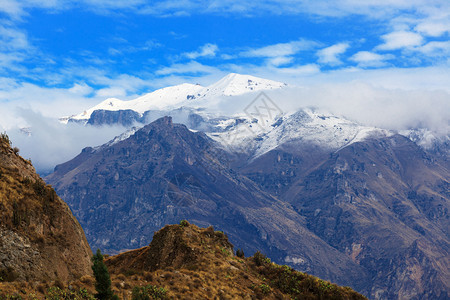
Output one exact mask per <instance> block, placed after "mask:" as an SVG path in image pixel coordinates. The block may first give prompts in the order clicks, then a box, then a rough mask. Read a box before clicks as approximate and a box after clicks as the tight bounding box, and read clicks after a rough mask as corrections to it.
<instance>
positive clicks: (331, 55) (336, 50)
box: [317, 43, 350, 66]
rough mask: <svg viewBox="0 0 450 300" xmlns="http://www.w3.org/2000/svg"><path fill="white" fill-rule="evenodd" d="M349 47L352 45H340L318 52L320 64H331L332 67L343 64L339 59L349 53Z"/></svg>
mask: <svg viewBox="0 0 450 300" xmlns="http://www.w3.org/2000/svg"><path fill="white" fill-rule="evenodd" d="M349 46H350V45H349V44H348V43H338V44H335V45H333V46H330V47H327V48H323V49H321V50H319V51H317V56H318V57H319V63H322V64H329V65H332V66H336V65H340V64H342V61H341V60H340V59H339V55H340V54H343V53H344V52H345V51H347V49H348V47H349Z"/></svg>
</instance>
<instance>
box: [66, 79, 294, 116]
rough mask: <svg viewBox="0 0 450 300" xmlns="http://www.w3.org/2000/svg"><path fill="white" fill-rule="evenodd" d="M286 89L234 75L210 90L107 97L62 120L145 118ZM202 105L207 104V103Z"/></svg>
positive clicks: (182, 88)
mask: <svg viewBox="0 0 450 300" xmlns="http://www.w3.org/2000/svg"><path fill="white" fill-rule="evenodd" d="M284 86H286V84H284V83H281V82H277V81H273V80H268V79H262V78H258V77H254V76H250V75H241V74H235V73H231V74H228V75H227V76H225V77H223V78H222V79H220V80H219V81H217V82H215V83H213V84H211V85H209V86H207V87H203V86H201V85H199V84H189V83H183V84H180V85H176V86H171V87H166V88H162V89H159V90H156V91H154V92H152V93H148V94H146V95H144V96H141V97H139V98H136V99H134V100H129V101H123V100H120V99H117V98H108V99H106V100H105V101H103V102H101V103H100V104H98V105H96V106H94V107H92V108H89V109H87V110H85V111H84V112H82V113H80V114H78V115H74V116H71V117H63V118H61V119H60V120H61V121H62V122H69V121H71V120H72V121H85V122H88V120H89V119H90V118H91V116H92V113H93V112H95V111H99V110H105V111H121V110H132V111H134V112H137V113H139V114H140V116H142V115H143V114H144V113H145V112H147V111H151V110H172V109H176V108H180V107H196V106H198V105H199V104H200V103H199V102H200V100H204V99H208V100H212V99H214V98H217V97H223V96H238V95H242V94H245V93H251V92H257V91H264V90H272V89H279V88H282V87H284ZM201 102H202V103H205V101H201Z"/></svg>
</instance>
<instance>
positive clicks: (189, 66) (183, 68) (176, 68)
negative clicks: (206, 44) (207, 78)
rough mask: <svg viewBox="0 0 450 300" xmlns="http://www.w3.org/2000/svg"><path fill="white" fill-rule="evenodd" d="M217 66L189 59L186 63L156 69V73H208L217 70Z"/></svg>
mask: <svg viewBox="0 0 450 300" xmlns="http://www.w3.org/2000/svg"><path fill="white" fill-rule="evenodd" d="M217 70H218V69H217V68H215V67H211V66H207V65H203V64H201V63H199V62H196V61H190V62H188V63H186V64H173V65H171V66H169V67H163V68H161V69H159V70H158V71H156V74H157V75H172V74H197V75H198V74H202V73H203V74H204V73H206V74H210V73H214V72H217Z"/></svg>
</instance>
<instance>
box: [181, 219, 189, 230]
mask: <svg viewBox="0 0 450 300" xmlns="http://www.w3.org/2000/svg"><path fill="white" fill-rule="evenodd" d="M188 226H189V222H188V221H186V220H181V221H180V227H181V228H183V227H188Z"/></svg>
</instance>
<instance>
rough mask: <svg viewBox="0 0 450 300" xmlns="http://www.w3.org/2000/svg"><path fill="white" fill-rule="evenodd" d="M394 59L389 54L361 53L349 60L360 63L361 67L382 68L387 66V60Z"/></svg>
mask: <svg viewBox="0 0 450 300" xmlns="http://www.w3.org/2000/svg"><path fill="white" fill-rule="evenodd" d="M391 58H393V56H392V55H389V54H385V55H382V54H378V53H374V52H370V51H359V52H358V53H356V54H354V55H353V56H351V57H350V58H349V60H351V61H354V62H356V63H358V66H360V67H382V66H384V65H386V60H388V59H391Z"/></svg>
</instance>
